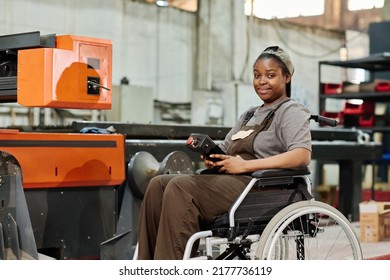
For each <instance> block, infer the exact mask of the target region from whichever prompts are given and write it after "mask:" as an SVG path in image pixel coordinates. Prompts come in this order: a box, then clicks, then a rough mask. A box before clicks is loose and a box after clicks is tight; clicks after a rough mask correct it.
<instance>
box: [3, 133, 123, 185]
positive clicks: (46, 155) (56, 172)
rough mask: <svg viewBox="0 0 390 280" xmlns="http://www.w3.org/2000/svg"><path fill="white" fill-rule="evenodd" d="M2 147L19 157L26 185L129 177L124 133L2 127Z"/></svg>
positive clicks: (110, 182)
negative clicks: (64, 131)
mask: <svg viewBox="0 0 390 280" xmlns="http://www.w3.org/2000/svg"><path fill="white" fill-rule="evenodd" d="M0 151H5V152H8V153H10V154H12V155H13V156H14V157H15V158H16V159H17V160H18V162H19V164H20V166H21V171H22V174H23V187H24V188H25V189H31V188H57V187H92V186H115V185H120V184H121V183H122V182H123V181H124V180H125V140H124V135H122V134H80V133H32V132H19V131H18V130H0Z"/></svg>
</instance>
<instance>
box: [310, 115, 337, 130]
mask: <svg viewBox="0 0 390 280" xmlns="http://www.w3.org/2000/svg"><path fill="white" fill-rule="evenodd" d="M310 120H314V121H316V122H318V123H319V124H325V125H328V126H331V127H335V126H337V125H338V122H337V121H336V120H335V119H331V118H327V117H324V116H320V115H311V116H310Z"/></svg>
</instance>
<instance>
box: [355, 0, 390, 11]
mask: <svg viewBox="0 0 390 280" xmlns="http://www.w3.org/2000/svg"><path fill="white" fill-rule="evenodd" d="M384 4H385V0H348V10H350V11H358V10H368V9H374V8H383V5H384Z"/></svg>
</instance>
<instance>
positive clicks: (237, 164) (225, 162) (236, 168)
mask: <svg viewBox="0 0 390 280" xmlns="http://www.w3.org/2000/svg"><path fill="white" fill-rule="evenodd" d="M210 158H211V159H217V160H216V161H210V160H207V164H209V165H210V166H212V167H211V168H219V172H221V173H223V172H225V173H227V174H239V173H245V172H246V171H247V170H246V169H245V167H244V164H243V163H245V162H246V160H244V159H243V158H242V157H240V156H228V155H221V154H211V155H210Z"/></svg>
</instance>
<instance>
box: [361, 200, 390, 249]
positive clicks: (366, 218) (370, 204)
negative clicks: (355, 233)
mask: <svg viewBox="0 0 390 280" xmlns="http://www.w3.org/2000/svg"><path fill="white" fill-rule="evenodd" d="M359 211H360V215H359V218H360V241H362V242H378V241H381V240H383V239H385V238H388V237H390V202H378V201H365V202H362V203H360V204H359Z"/></svg>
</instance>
